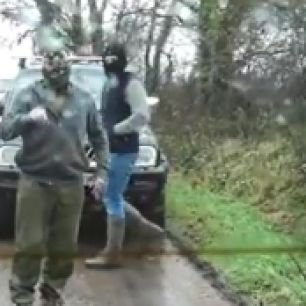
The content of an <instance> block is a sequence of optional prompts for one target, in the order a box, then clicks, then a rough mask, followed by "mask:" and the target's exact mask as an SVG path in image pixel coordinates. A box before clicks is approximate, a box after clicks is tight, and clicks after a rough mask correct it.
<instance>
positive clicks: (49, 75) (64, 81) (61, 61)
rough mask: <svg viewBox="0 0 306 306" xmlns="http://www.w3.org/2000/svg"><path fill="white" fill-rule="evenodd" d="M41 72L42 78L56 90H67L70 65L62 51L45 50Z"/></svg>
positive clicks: (61, 91)
mask: <svg viewBox="0 0 306 306" xmlns="http://www.w3.org/2000/svg"><path fill="white" fill-rule="evenodd" d="M42 73H43V76H44V79H45V80H46V81H47V82H48V84H49V85H50V87H52V88H53V89H54V90H55V91H56V92H58V93H63V92H65V91H66V90H67V88H68V85H69V77H70V67H69V63H68V62H67V60H66V57H65V54H64V53H63V52H60V51H55V52H46V53H45V54H44V61H43V68H42Z"/></svg>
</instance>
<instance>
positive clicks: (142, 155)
mask: <svg viewBox="0 0 306 306" xmlns="http://www.w3.org/2000/svg"><path fill="white" fill-rule="evenodd" d="M156 162H157V150H156V149H155V148H154V147H152V146H140V147H139V153H138V158H137V161H136V164H135V166H136V167H154V166H156Z"/></svg>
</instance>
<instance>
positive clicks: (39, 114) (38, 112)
mask: <svg viewBox="0 0 306 306" xmlns="http://www.w3.org/2000/svg"><path fill="white" fill-rule="evenodd" d="M28 118H29V119H30V120H33V121H48V115H47V112H46V110H45V109H44V108H43V107H41V106H37V107H35V108H33V109H32V110H31V111H30V112H29V114H28Z"/></svg>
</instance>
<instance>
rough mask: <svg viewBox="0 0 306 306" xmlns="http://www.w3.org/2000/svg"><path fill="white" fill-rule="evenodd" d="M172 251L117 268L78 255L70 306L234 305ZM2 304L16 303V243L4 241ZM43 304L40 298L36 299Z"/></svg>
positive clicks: (0, 282)
mask: <svg viewBox="0 0 306 306" xmlns="http://www.w3.org/2000/svg"><path fill="white" fill-rule="evenodd" d="M168 249H169V254H168V255H162V256H160V257H159V258H158V257H147V258H144V259H141V260H140V259H138V260H136V259H135V260H131V261H130V262H129V264H128V265H127V266H126V267H124V268H122V269H118V270H115V271H94V270H87V269H86V268H85V267H84V264H83V260H82V258H78V259H76V269H75V273H74V275H73V277H72V278H71V279H70V280H69V282H68V284H67V287H66V290H65V292H64V296H65V298H66V299H65V300H66V305H67V306H68V305H69V306H173V305H175V306H230V303H228V302H226V301H225V300H223V299H222V297H221V296H220V294H219V293H218V292H217V291H215V289H213V288H212V287H211V286H210V285H209V283H208V282H206V281H205V280H204V279H203V277H202V276H201V275H200V273H199V272H198V271H197V270H195V268H194V267H193V266H192V265H191V264H190V263H189V262H188V261H187V260H186V259H185V258H183V257H181V256H179V255H176V252H175V249H173V247H171V246H169V248H168ZM0 251H1V254H0V305H1V306H10V305H12V304H11V302H10V300H9V292H8V288H7V284H8V277H9V274H10V268H11V258H12V254H13V244H12V243H11V242H0ZM35 306H39V302H38V301H37V303H35Z"/></svg>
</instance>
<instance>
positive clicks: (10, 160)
mask: <svg viewBox="0 0 306 306" xmlns="http://www.w3.org/2000/svg"><path fill="white" fill-rule="evenodd" d="M71 62H72V63H71V64H72V66H71V67H72V68H71V82H73V83H75V84H76V85H78V86H80V87H82V88H83V89H85V90H86V91H88V92H90V93H91V95H92V96H93V98H94V99H95V101H96V103H97V106H98V108H99V107H100V99H101V91H102V86H103V82H104V81H105V75H104V71H103V68H102V64H101V62H100V59H95V58H93V57H90V58H80V57H78V58H71ZM41 77H42V76H41V63H40V61H39V59H35V61H34V63H31V64H30V65H28V66H25V67H24V68H23V69H21V70H20V72H19V73H18V75H17V77H16V79H15V80H14V82H13V85H12V87H11V89H10V90H9V91H8V93H7V94H6V98H5V103H10V100H11V99H12V98H13V96H14V95H15V94H16V93H17V92H18V91H19V90H20V89H21V88H24V87H25V86H27V85H29V84H31V83H32V82H34V81H36V80H38V79H40V78H41ZM148 101H149V100H148ZM21 141H22V140H21V138H17V139H14V140H12V141H9V142H4V141H2V140H0V194H1V200H2V201H1V206H2V207H1V214H0V233H1V232H2V231H3V230H7V229H10V228H11V229H12V224H13V222H12V221H13V216H14V209H15V205H14V204H15V195H16V186H17V181H18V176H19V172H18V168H17V167H16V165H15V162H14V157H15V154H16V152H17V151H18V150H19V148H20V146H21ZM85 149H86V151H87V155H88V158H89V159H90V164H91V168H92V170H93V171H94V169H95V160H94V155H93V152H92V149H91V147H90V145H87V146H86V148H85ZM167 175H168V162H167V158H166V156H165V155H164V153H163V152H162V150H161V149H160V147H159V146H158V142H157V139H156V136H155V135H154V133H153V131H152V129H151V127H150V126H146V127H145V128H143V129H142V131H141V132H140V152H139V157H138V160H137V162H136V166H135V168H134V170H133V175H132V177H131V180H130V182H129V186H128V190H127V192H126V198H127V200H128V201H130V203H131V204H133V205H134V206H135V207H137V208H138V209H139V210H140V211H141V212H142V213H143V214H144V215H145V216H146V217H148V218H149V219H150V220H152V221H154V222H156V223H158V224H159V225H161V226H164V211H165V185H166V181H167ZM90 176H91V173H85V174H84V177H85V180H84V188H85V190H86V195H87V196H86V201H85V205H84V211H83V219H82V228H84V227H91V226H93V227H95V225H96V224H95V223H100V222H101V213H100V209H99V207H100V204H98V203H96V202H95V201H94V200H93V198H92V197H91V195H90V192H89V189H88V184H87V179H88V178H89V177H90Z"/></svg>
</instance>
